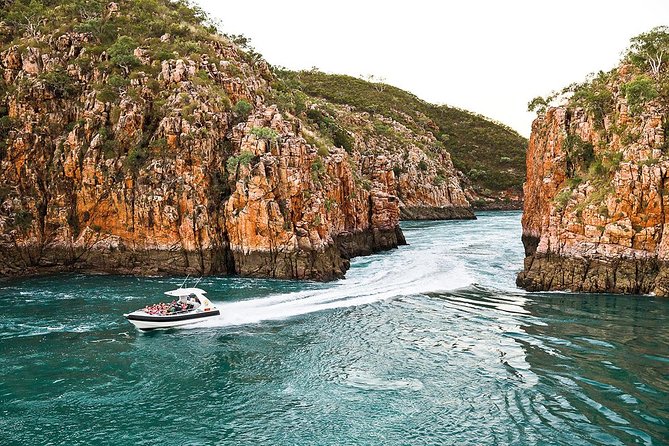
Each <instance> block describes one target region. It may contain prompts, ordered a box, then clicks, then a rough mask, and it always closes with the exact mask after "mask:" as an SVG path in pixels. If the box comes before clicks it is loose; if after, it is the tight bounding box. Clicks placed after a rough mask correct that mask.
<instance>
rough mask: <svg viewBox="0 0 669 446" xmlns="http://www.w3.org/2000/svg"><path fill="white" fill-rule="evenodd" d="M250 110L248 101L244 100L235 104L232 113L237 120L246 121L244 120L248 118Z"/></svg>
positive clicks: (251, 107) (250, 106) (251, 108)
mask: <svg viewBox="0 0 669 446" xmlns="http://www.w3.org/2000/svg"><path fill="white" fill-rule="evenodd" d="M252 110H253V106H252V105H251V104H250V103H249V102H248V101H245V100H244V99H240V100H239V101H237V103H236V104H235V108H234V109H233V112H234V113H235V116H237V117H238V118H240V119H246V118H248V117H249V115H250V114H251V111H252Z"/></svg>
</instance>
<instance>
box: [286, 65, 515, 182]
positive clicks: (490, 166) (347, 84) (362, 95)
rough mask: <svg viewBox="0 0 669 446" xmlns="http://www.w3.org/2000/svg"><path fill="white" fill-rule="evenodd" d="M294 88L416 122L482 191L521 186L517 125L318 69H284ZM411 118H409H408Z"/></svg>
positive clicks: (366, 109) (362, 109)
mask: <svg viewBox="0 0 669 446" xmlns="http://www.w3.org/2000/svg"><path fill="white" fill-rule="evenodd" d="M279 76H280V77H281V78H282V79H284V81H285V82H286V83H288V84H289V85H290V86H291V87H292V88H296V89H299V90H300V91H302V92H303V93H305V94H307V95H309V96H312V97H320V98H323V99H326V100H328V101H330V102H333V103H336V104H343V105H349V106H352V107H354V108H355V109H356V110H358V111H366V112H368V113H371V114H377V113H378V114H381V115H385V116H388V117H391V118H393V119H395V120H397V121H399V122H401V123H402V124H404V125H406V126H407V127H409V128H414V129H415V127H416V126H417V125H420V126H421V127H423V128H422V129H415V130H417V131H421V130H423V131H424V130H425V129H427V130H428V131H430V132H431V133H432V134H433V135H434V136H435V137H436V138H437V141H438V142H437V144H438V146H437V147H434V148H433V150H447V151H448V152H450V153H451V156H452V159H453V163H454V165H455V167H456V168H458V169H459V170H461V171H462V172H463V173H464V174H465V175H466V176H467V177H468V178H469V179H470V180H471V181H472V183H473V186H474V188H475V190H476V191H477V192H482V193H486V192H490V191H492V192H493V193H494V192H498V191H502V190H506V189H510V188H511V189H514V190H517V191H520V190H522V184H523V181H524V179H525V150H526V148H527V140H526V139H525V138H523V137H522V136H520V135H519V134H518V133H516V132H515V131H513V130H512V129H510V128H508V127H506V126H504V125H501V124H499V123H496V122H493V121H490V120H488V119H486V118H484V117H482V116H479V115H476V114H473V113H470V112H467V111H464V110H460V109H457V108H453V107H448V106H445V105H434V104H430V103H428V102H425V101H423V100H421V99H419V98H418V97H416V96H414V95H413V94H411V93H408V92H406V91H404V90H401V89H399V88H396V87H393V86H391V85H386V84H379V83H372V82H368V81H365V80H362V79H358V78H355V77H351V76H345V75H332V74H325V73H321V72H318V71H301V72H290V71H282V72H280V74H279ZM407 118H409V119H407Z"/></svg>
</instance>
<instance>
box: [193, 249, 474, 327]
mask: <svg viewBox="0 0 669 446" xmlns="http://www.w3.org/2000/svg"><path fill="white" fill-rule="evenodd" d="M430 254H431V253H429V252H416V251H415V250H411V249H406V250H399V251H395V252H393V253H392V254H390V255H378V256H373V257H371V258H366V259H362V260H361V261H364V262H366V265H365V266H360V267H357V268H355V267H354V268H353V269H351V270H349V273H348V278H347V279H344V280H340V281H337V282H334V283H332V284H328V285H326V286H327V287H324V288H322V289H316V290H307V291H298V292H292V293H285V294H277V295H271V296H267V297H264V298H258V299H249V300H243V301H238V302H230V303H216V305H217V306H218V308H219V309H220V310H221V315H220V316H219V317H216V318H209V319H208V320H206V321H203V322H202V323H199V324H195V325H192V326H190V327H192V328H197V327H224V326H234V325H244V324H254V323H258V322H261V321H265V320H280V319H287V318H290V317H294V316H298V315H302V314H307V313H312V312H315V311H322V310H329V309H335V308H343V307H351V306H357V305H365V304H370V303H373V302H378V301H381V300H387V299H392V298H394V297H398V296H405V295H410V294H418V293H430V292H438V291H446V290H453V289H457V288H462V287H465V286H467V285H470V284H472V283H473V281H472V279H471V277H470V276H469V275H468V274H467V272H466V270H465V269H464V267H462V266H461V265H459V266H458V265H444V262H445V259H444V258H443V257H442V256H440V255H434V254H433V255H430ZM445 266H450V268H445Z"/></svg>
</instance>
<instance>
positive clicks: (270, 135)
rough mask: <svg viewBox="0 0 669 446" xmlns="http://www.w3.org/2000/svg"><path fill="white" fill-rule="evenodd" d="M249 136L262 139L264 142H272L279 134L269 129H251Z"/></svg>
mask: <svg viewBox="0 0 669 446" xmlns="http://www.w3.org/2000/svg"><path fill="white" fill-rule="evenodd" d="M251 134H252V135H253V136H255V137H256V138H258V139H264V140H266V141H271V142H274V141H276V139H277V138H278V137H279V134H278V133H277V132H276V130H274V129H271V128H269V127H253V128H252V129H251Z"/></svg>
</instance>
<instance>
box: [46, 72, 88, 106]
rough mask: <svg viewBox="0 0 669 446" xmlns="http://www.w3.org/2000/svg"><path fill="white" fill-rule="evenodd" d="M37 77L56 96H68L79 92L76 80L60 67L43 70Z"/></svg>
mask: <svg viewBox="0 0 669 446" xmlns="http://www.w3.org/2000/svg"><path fill="white" fill-rule="evenodd" d="M39 79H40V80H41V81H42V82H43V83H44V85H45V86H46V87H47V88H48V89H49V90H51V91H52V92H53V94H54V96H56V97H57V98H63V99H64V98H68V97H71V96H74V95H75V94H76V93H78V92H79V86H78V83H77V81H75V80H74V79H73V78H71V77H70V76H69V75H68V74H67V72H66V71H65V70H64V69H62V68H58V69H56V70H54V71H47V72H44V73H42V74H40V76H39Z"/></svg>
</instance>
